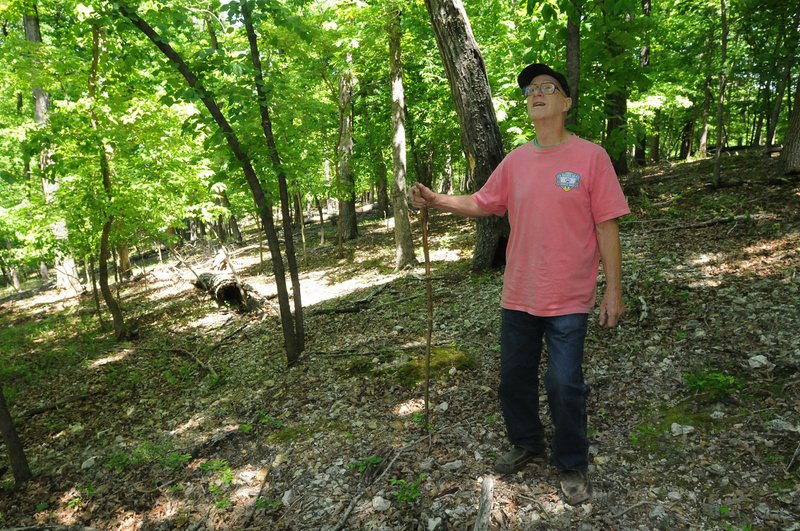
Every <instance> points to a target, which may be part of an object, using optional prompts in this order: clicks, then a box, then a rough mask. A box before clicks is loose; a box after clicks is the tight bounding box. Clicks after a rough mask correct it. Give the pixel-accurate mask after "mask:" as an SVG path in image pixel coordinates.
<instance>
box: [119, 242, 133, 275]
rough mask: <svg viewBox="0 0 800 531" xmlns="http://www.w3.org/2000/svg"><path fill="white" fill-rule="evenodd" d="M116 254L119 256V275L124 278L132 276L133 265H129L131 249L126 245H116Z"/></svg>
mask: <svg viewBox="0 0 800 531" xmlns="http://www.w3.org/2000/svg"><path fill="white" fill-rule="evenodd" d="M117 256H118V257H119V276H120V278H123V279H125V280H128V279H130V278H131V277H132V276H133V266H132V265H131V251H130V248H129V247H128V246H127V245H124V244H123V245H117Z"/></svg>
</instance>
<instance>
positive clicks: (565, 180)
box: [556, 171, 581, 192]
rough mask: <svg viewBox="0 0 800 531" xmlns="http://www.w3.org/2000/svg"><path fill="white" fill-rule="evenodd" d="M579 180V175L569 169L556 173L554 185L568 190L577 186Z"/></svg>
mask: <svg viewBox="0 0 800 531" xmlns="http://www.w3.org/2000/svg"><path fill="white" fill-rule="evenodd" d="M580 181H581V176H580V175H578V174H577V173H573V172H571V171H562V172H561V173H559V174H558V175H556V186H558V187H559V188H561V189H562V190H564V191H565V192H569V191H570V190H572V189H573V188H577V187H578V184H579V183H580Z"/></svg>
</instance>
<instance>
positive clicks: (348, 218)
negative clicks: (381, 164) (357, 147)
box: [336, 53, 358, 240]
mask: <svg viewBox="0 0 800 531" xmlns="http://www.w3.org/2000/svg"><path fill="white" fill-rule="evenodd" d="M350 63H352V58H351V57H350V54H349V53H348V54H347V66H346V67H345V69H344V70H343V71H342V73H341V76H340V77H339V143H338V147H337V150H338V154H339V163H338V165H337V168H336V171H337V174H338V180H339V190H340V192H339V194H340V195H339V227H340V230H339V232H340V237H341V239H342V240H353V239H355V238H357V237H358V219H357V218H356V196H355V177H354V175H353V168H352V167H351V166H350V158H351V157H352V156H353V74H352V72H351V71H350Z"/></svg>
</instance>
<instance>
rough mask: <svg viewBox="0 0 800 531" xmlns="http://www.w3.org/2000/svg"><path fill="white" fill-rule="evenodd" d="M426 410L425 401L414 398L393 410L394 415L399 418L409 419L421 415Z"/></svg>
mask: <svg viewBox="0 0 800 531" xmlns="http://www.w3.org/2000/svg"><path fill="white" fill-rule="evenodd" d="M424 410H425V401H424V400H423V399H421V398H412V399H411V400H406V401H405V402H401V403H400V404H398V405H396V406H394V407H393V408H392V413H393V414H394V415H396V416H398V417H408V416H409V415H413V414H414V413H419V412H421V411H424Z"/></svg>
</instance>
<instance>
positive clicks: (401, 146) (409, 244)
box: [387, 3, 417, 269]
mask: <svg viewBox="0 0 800 531" xmlns="http://www.w3.org/2000/svg"><path fill="white" fill-rule="evenodd" d="M387 11H388V13H387V14H388V18H389V24H388V32H389V61H390V64H391V69H390V72H391V73H390V76H389V84H390V85H391V94H392V131H393V134H392V155H393V156H392V160H393V165H392V167H393V175H394V179H393V180H392V210H393V211H394V242H395V269H402V268H404V267H406V266H409V265H414V264H416V263H417V258H416V256H414V244H413V241H412V239H411V223H410V221H409V219H408V201H407V199H406V193H407V190H406V132H405V95H404V92H403V62H402V54H401V49H400V36H401V31H400V9H399V7H398V6H397V4H396V3H392V4H391V5H390V7H389V9H388V10H387Z"/></svg>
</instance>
